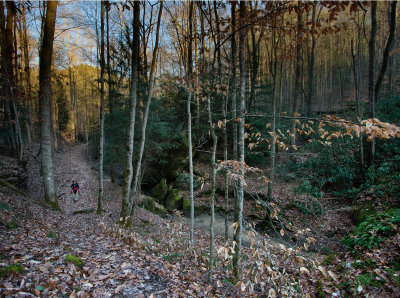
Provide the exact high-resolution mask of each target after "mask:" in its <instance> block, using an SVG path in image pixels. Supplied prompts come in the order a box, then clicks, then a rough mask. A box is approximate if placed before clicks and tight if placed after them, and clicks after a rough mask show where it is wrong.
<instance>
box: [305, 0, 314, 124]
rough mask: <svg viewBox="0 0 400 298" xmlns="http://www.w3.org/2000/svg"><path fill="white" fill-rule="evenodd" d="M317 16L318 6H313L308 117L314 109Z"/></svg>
mask: <svg viewBox="0 0 400 298" xmlns="http://www.w3.org/2000/svg"><path fill="white" fill-rule="evenodd" d="M315 14H316V4H315V3H314V4H313V11H312V17H311V21H312V25H311V53H310V56H309V59H308V60H309V64H308V96H307V116H308V117H310V116H311V109H312V94H313V79H314V60H315V57H314V52H315V44H316V40H315V36H314V32H313V31H314V28H315Z"/></svg>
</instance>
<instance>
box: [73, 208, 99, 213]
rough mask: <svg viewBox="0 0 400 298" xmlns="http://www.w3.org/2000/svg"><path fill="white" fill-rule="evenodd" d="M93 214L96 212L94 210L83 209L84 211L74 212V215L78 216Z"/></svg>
mask: <svg viewBox="0 0 400 298" xmlns="http://www.w3.org/2000/svg"><path fill="white" fill-rule="evenodd" d="M92 212H94V208H90V209H83V210H76V211H74V212H72V214H73V215H76V214H89V213H92Z"/></svg>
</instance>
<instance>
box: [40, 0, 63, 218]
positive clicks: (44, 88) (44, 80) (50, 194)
mask: <svg viewBox="0 0 400 298" xmlns="http://www.w3.org/2000/svg"><path fill="white" fill-rule="evenodd" d="M56 11H57V1H49V2H47V12H46V18H45V23H44V28H43V39H42V47H41V53H40V68H39V102H40V122H41V125H40V146H41V157H42V175H43V184H44V194H45V201H46V202H47V203H48V204H49V205H50V206H51V207H53V208H54V209H56V210H60V207H59V205H58V200H57V196H56V191H55V186H54V173H53V153H52V143H51V122H50V120H51V115H50V101H51V62H52V56H53V41H54V31H55V22H56Z"/></svg>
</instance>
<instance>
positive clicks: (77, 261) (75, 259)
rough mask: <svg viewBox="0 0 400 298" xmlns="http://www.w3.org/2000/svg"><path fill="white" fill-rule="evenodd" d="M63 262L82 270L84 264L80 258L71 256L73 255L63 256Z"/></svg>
mask: <svg viewBox="0 0 400 298" xmlns="http://www.w3.org/2000/svg"><path fill="white" fill-rule="evenodd" d="M65 262H67V263H73V264H74V265H75V266H76V267H79V268H82V267H83V265H84V264H85V263H84V262H83V261H82V259H81V258H79V257H76V256H73V255H70V254H68V255H66V256H65Z"/></svg>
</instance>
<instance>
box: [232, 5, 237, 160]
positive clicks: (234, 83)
mask: <svg viewBox="0 0 400 298" xmlns="http://www.w3.org/2000/svg"><path fill="white" fill-rule="evenodd" d="M235 7H236V1H232V2H231V22H232V23H231V27H232V29H231V34H232V37H231V60H232V61H231V66H232V69H231V71H232V95H231V96H232V119H236V85H237V81H236V34H235V32H236V12H235ZM232 126H233V137H232V143H233V159H234V160H238V142H237V135H238V125H237V122H236V121H232Z"/></svg>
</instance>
